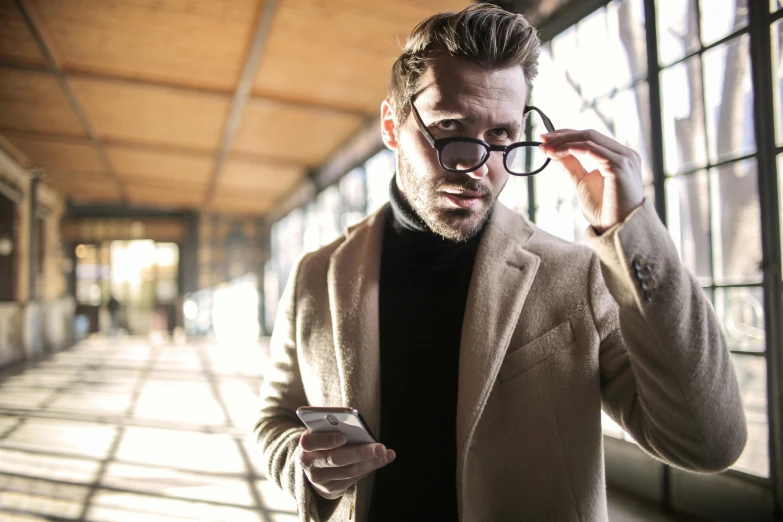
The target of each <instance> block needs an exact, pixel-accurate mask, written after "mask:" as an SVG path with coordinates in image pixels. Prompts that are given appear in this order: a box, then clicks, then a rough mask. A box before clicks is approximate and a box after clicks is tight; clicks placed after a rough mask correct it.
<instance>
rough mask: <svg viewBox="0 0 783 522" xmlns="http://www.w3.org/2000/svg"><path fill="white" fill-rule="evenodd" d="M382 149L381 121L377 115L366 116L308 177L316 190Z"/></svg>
mask: <svg viewBox="0 0 783 522" xmlns="http://www.w3.org/2000/svg"><path fill="white" fill-rule="evenodd" d="M381 149H383V140H382V139H381V122H380V120H379V118H378V117H372V118H368V119H367V121H366V123H365V124H364V125H362V128H361V129H359V130H358V131H357V132H355V133H354V134H353V135H352V136H351V137H350V138H348V139H347V140H346V141H345V142H344V143H343V144H342V145H341V146H340V147H339V148H338V149H337V150H336V151H335V152H334V154H332V155H331V157H330V158H329V159H328V160H327V161H326V162H325V163H324V164H323V165H321V167H319V168H318V169H317V170H314V171H313V172H312V173H311V174H310V177H311V178H312V181H313V182H314V183H315V186H316V188H317V190H318V191H321V190H323V189H325V188H326V187H328V186H329V185H332V184H333V183H336V182H337V181H338V180H339V179H340V177H342V176H343V174H345V173H346V172H349V171H350V170H352V169H355V168H356V167H360V166H361V165H363V164H364V163H365V162H366V161H367V160H368V159H370V158H371V157H372V156H374V155H375V154H377V152H378V151H379V150H381Z"/></svg>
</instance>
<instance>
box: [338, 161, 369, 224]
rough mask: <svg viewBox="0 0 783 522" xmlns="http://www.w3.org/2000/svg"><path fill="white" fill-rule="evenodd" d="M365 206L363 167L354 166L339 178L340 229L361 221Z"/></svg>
mask: <svg viewBox="0 0 783 522" xmlns="http://www.w3.org/2000/svg"><path fill="white" fill-rule="evenodd" d="M366 206H367V201H366V198H365V187H364V169H363V168H356V169H353V170H352V171H350V172H349V173H348V174H346V175H345V176H343V177H342V178H341V179H340V230H342V231H343V232H344V231H345V230H346V229H347V228H348V227H350V226H352V225H355V224H356V223H358V222H359V221H361V220H362V218H363V217H364V216H365V212H366V210H367V209H366Z"/></svg>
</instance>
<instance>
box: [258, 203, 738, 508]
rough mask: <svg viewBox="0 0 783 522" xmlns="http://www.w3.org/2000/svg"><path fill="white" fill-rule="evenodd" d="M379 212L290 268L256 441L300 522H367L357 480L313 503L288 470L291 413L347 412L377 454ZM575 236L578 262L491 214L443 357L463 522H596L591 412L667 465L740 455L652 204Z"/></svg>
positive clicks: (731, 409) (533, 230)
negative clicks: (453, 342) (454, 384)
mask: <svg viewBox="0 0 783 522" xmlns="http://www.w3.org/2000/svg"><path fill="white" fill-rule="evenodd" d="M388 212H389V207H388V205H387V206H385V207H384V208H382V209H381V210H380V211H378V212H377V213H375V214H374V215H372V216H370V217H369V218H367V219H366V220H365V221H363V222H362V223H360V224H358V225H356V226H355V227H353V228H351V229H349V231H348V232H347V234H346V236H344V237H342V238H340V239H338V240H337V241H335V242H334V243H332V244H331V245H328V246H326V247H324V248H322V249H320V250H318V251H316V252H313V253H310V254H307V255H305V256H304V257H303V258H302V259H301V260H300V261H299V262H298V263H297V265H296V267H295V268H294V269H293V270H292V272H291V276H290V278H289V283H288V285H287V287H286V290H285V292H284V294H283V298H282V300H281V302H280V305H279V310H278V315H277V322H276V324H275V329H274V333H273V335H272V340H271V357H272V359H271V362H270V366H269V370H268V371H267V373H266V375H265V381H264V384H263V387H262V391H261V411H260V417H259V420H258V423H257V425H256V428H255V433H256V436H257V439H258V442H259V446H260V451H261V452H262V459H263V461H264V463H265V465H266V472H267V474H268V476H269V478H270V480H272V481H274V482H275V483H277V484H278V485H279V486H280V487H282V488H283V489H284V490H286V491H288V492H290V494H291V495H292V496H293V497H294V498H295V499H296V502H297V505H298V509H299V517H300V519H301V520H303V521H305V520H334V521H338V520H339V521H342V520H360V521H364V520H366V515H365V514H366V513H367V509H368V502H369V499H370V496H371V491H372V481H373V476H372V475H371V476H369V477H367V478H365V479H363V480H362V481H360V482H359V483H358V484H357V485H356V486H353V487H351V488H350V489H349V490H348V491H347V492H346V494H345V495H344V496H343V497H342V498H341V499H339V500H337V501H331V502H329V501H325V502H321V501H319V502H316V500H315V495H316V494H315V493H314V492H313V490H312V489H311V488H310V487H309V485H308V482H307V478H306V477H305V475H304V472H303V471H302V469H301V466H300V465H299V463H298V462H299V460H298V459H299V451H300V450H299V449H298V441H299V437H300V435H301V434H302V432H303V431H304V428H303V426H302V424H301V423H300V422H299V420H298V419H297V417H296V415H295V413H294V412H295V410H296V408H297V407H299V406H302V405H311V406H350V407H353V408H357V409H358V410H359V411H360V412H361V413H362V414H363V416H364V418H365V420H366V421H367V422H368V424H369V425H370V428H371V429H372V431H373V432H374V433H375V434H376V436H378V437H379V438H380V439H381V441H382V440H383V433H380V418H379V410H380V384H379V383H380V377H379V371H380V362H379V361H380V357H379V338H378V337H379V333H378V324H379V319H378V286H379V285H378V279H379V274H380V260H381V247H382V244H383V231H384V220H385V218H386V215H387V213H388ZM588 235H589V236H590V241H591V244H592V247H593V248H592V249H591V248H589V247H587V246H583V245H576V244H573V243H569V242H566V241H563V240H560V239H558V238H555V237H553V236H551V235H550V234H548V233H546V232H543V231H542V230H540V229H539V228H537V227H536V226H535V225H533V224H532V223H530V222H529V221H528V220H527V219H525V218H524V217H523V216H521V215H519V214H517V213H515V212H513V211H511V210H509V209H508V208H507V207H505V206H503V205H502V204H501V203H499V202H498V203H497V204H496V206H495V210H494V212H493V214H492V217H491V219H490V221H489V223H488V225H487V229H486V230H485V232H484V234H483V237H482V239H481V243H480V245H479V249H478V253H477V257H476V262H475V268H474V271H473V276H472V279H471V282H470V289H469V292H468V299H467V304H466V310H465V319H464V323H463V328H462V341H461V344H460V353H459V392H458V401H457V454H456V455H455V456H454V458H455V459H457V477H456V478H457V480H456V484H455V485H454V486H455V487H456V488H457V498H458V503H459V513H460V518H461V520H463V521H466V522H479V521H487V522H489V521H492V522H498V521H506V520H508V521H517V520H525V521H539V520H540V521H584V522H587V521H605V520H607V507H606V487H605V479H604V454H603V438H602V433H601V408H603V409H604V411H606V412H607V413H608V414H609V415H610V416H611V417H612V418H613V419H614V420H615V421H616V422H617V423H618V424H619V425H620V426H622V427H623V428H624V429H625V430H627V431H628V433H630V434H631V435H632V436H633V437H634V439H635V440H636V441H637V442H638V443H639V445H640V446H641V447H642V448H643V449H644V450H645V451H646V452H648V453H649V454H650V455H652V456H654V457H656V458H658V459H661V460H663V461H665V462H668V463H670V464H671V465H673V466H677V467H680V468H685V469H689V470H694V471H700V472H717V471H720V470H723V469H725V468H727V467H728V466H730V465H731V464H732V463H733V462H734V461H735V460H736V459H737V458H738V457H739V455H740V453H741V452H742V449H743V448H744V445H745V439H746V425H745V418H744V413H743V409H742V404H741V401H740V395H739V392H738V388H737V381H736V378H735V375H734V370H733V368H732V365H731V360H730V355H729V352H728V350H727V348H726V344H725V340H724V338H723V336H722V334H721V331H720V328H719V326H718V324H717V321H716V318H715V315H714V313H713V310H712V308H711V306H710V304H709V303H708V301H707V300H706V299H705V297H704V294H703V292H702V290H701V289H700V288H699V286H698V285H697V283H696V281H695V280H694V278H693V277H692V276H691V275H690V274H689V273H688V272H687V270H685V269H684V268H683V266H682V265H681V263H680V261H679V257H678V254H677V251H676V249H675V246H674V244H673V242H672V241H671V239H670V237H669V234H668V232H667V231H666V229H665V228H664V226H663V225H662V223H661V222H660V221H659V219H658V217H657V215H656V213H655V210H654V208H653V206H652V204H651V203H649V201H646V202H645V203H644V205H643V206H642V207H640V208H639V209H637V210H636V211H635V212H634V213H633V214H632V215H631V216H629V217H628V218H627V219H626V220H625V222H624V223H622V224H620V225H618V226H617V227H615V228H613V229H612V230H610V231H607V232H606V233H604V234H603V235H601V236H597V235H596V234H595V233H593V232H592V229H591V230H589V231H588ZM420 396H421V400H420V401H419V402H418V403H417V404H412V405H411V407H412V408H413V407H415V408H437V407H438V405H437V404H430V403H429V402H428V394H427V390H426V389H422V390H421V395H420ZM428 442H431V443H437V441H427V439H426V437H423V438H422V444H426V443H428ZM392 449H393V448H392ZM390 465H392V466H393V465H394V463H393V462H392V463H391V464H390ZM422 465H423V466H426V465H427V463H426V462H423V463H422ZM400 502H405V498H404V497H402V498H400ZM415 513H416V511H415V506H411V518H410V520H416V515H415Z"/></svg>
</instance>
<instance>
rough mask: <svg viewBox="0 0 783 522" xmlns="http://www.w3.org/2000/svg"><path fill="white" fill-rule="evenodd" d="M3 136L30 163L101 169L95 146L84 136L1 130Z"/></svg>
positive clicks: (55, 167) (62, 168)
mask: <svg viewBox="0 0 783 522" xmlns="http://www.w3.org/2000/svg"><path fill="white" fill-rule="evenodd" d="M4 136H5V138H6V139H7V140H8V141H9V142H10V143H11V144H12V145H13V146H14V147H16V148H17V149H19V150H20V151H22V152H23V153H24V154H25V156H27V157H28V158H29V160H30V163H31V164H32V165H34V166H36V167H43V168H44V169H46V170H47V171H49V170H60V171H66V172H99V173H103V172H104V169H103V166H102V165H101V162H100V159H99V158H98V154H97V153H96V152H95V148H94V147H93V146H92V143H90V141H89V140H87V139H86V138H68V139H63V138H48V137H38V136H36V137H32V136H30V135H29V134H27V135H26V134H18V133H4Z"/></svg>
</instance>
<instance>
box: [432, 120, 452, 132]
mask: <svg viewBox="0 0 783 522" xmlns="http://www.w3.org/2000/svg"><path fill="white" fill-rule="evenodd" d="M435 126H436V127H437V128H439V129H442V130H446V131H453V130H457V122H456V121H454V120H440V121H439V122H438V123H436V124H435Z"/></svg>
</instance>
